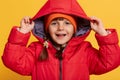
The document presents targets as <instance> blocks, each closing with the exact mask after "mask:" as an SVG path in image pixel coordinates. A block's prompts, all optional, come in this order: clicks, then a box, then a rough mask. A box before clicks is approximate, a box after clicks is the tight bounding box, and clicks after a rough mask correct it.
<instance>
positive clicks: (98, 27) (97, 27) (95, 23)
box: [90, 17, 108, 36]
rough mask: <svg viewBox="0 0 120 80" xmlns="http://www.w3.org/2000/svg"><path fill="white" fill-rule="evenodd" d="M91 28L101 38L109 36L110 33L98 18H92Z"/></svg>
mask: <svg viewBox="0 0 120 80" xmlns="http://www.w3.org/2000/svg"><path fill="white" fill-rule="evenodd" d="M90 24H91V28H92V30H93V31H95V32H97V33H98V34H99V35H101V36H106V35H108V32H107V31H106V30H105V28H104V26H103V23H102V21H101V20H100V19H98V18H96V17H91V22H90Z"/></svg>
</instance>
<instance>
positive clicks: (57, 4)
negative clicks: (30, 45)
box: [32, 0, 90, 39]
mask: <svg viewBox="0 0 120 80" xmlns="http://www.w3.org/2000/svg"><path fill="white" fill-rule="evenodd" d="M51 13H64V14H69V15H72V16H74V17H76V20H77V31H76V33H75V36H81V35H82V36H84V34H86V33H89V32H90V18H89V17H88V16H87V15H86V13H85V12H84V10H83V9H82V7H81V6H80V5H79V3H78V2H77V1H76V0H48V1H47V2H46V3H45V4H44V6H43V7H42V8H41V9H40V10H39V11H38V12H37V13H36V15H35V16H34V17H33V18H32V20H33V21H34V22H35V26H34V29H33V34H34V36H35V37H37V38H38V39H40V38H44V37H45V32H44V17H45V16H46V15H48V14H51ZM85 38H86V36H85Z"/></svg>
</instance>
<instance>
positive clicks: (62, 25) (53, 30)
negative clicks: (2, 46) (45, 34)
mask: <svg viewBox="0 0 120 80" xmlns="http://www.w3.org/2000/svg"><path fill="white" fill-rule="evenodd" d="M49 34H50V36H51V38H52V39H53V41H54V42H56V43H57V44H60V45H62V44H66V43H67V42H68V41H69V40H70V39H71V38H72V36H73V34H74V28H73V25H72V24H71V22H70V21H68V20H67V19H64V18H57V19H54V20H53V21H52V22H51V23H50V25H49Z"/></svg>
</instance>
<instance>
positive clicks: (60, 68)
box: [59, 60, 62, 80]
mask: <svg viewBox="0 0 120 80" xmlns="http://www.w3.org/2000/svg"><path fill="white" fill-rule="evenodd" d="M59 62H60V65H59V70H60V75H59V78H60V80H62V60H59Z"/></svg>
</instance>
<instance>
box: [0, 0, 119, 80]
mask: <svg viewBox="0 0 120 80" xmlns="http://www.w3.org/2000/svg"><path fill="white" fill-rule="evenodd" d="M62 3H64V4H65V5H63V4H62ZM91 30H93V31H94V32H96V34H95V37H96V39H97V41H98V44H99V50H97V49H95V48H94V47H92V45H91V43H90V42H88V41H85V38H86V37H87V36H88V35H89V33H90V31H91ZM30 31H32V33H33V35H34V36H35V37H36V38H37V39H38V41H37V42H32V43H31V44H30V45H29V46H26V45H27V42H28V40H29V37H30ZM119 58H120V51H119V46H118V37H117V33H116V30H115V29H105V28H104V26H103V23H102V21H101V20H100V19H98V18H96V17H88V16H87V15H86V14H85V12H84V11H83V9H82V8H81V7H80V6H79V5H78V3H77V2H76V0H48V1H47V3H46V4H45V5H44V6H43V7H42V8H41V9H40V11H39V12H38V13H37V14H36V15H35V16H34V17H33V18H32V19H31V18H30V17H24V18H23V19H22V20H21V23H20V27H17V26H15V27H13V29H12V30H11V33H10V35H9V38H8V42H7V44H6V46H5V50H4V54H3V56H2V60H3V63H4V64H5V65H6V66H7V67H8V68H10V69H11V70H13V71H15V72H17V73H19V74H22V75H30V76H32V80H89V75H91V74H103V73H106V72H108V71H111V70H113V69H114V68H116V67H117V66H119Z"/></svg>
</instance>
